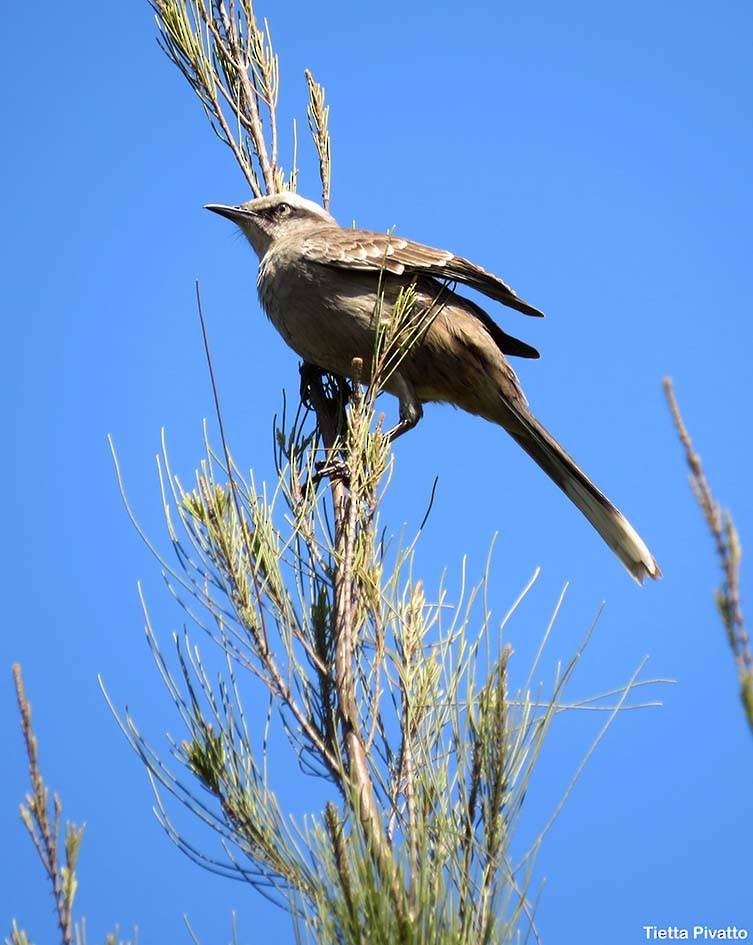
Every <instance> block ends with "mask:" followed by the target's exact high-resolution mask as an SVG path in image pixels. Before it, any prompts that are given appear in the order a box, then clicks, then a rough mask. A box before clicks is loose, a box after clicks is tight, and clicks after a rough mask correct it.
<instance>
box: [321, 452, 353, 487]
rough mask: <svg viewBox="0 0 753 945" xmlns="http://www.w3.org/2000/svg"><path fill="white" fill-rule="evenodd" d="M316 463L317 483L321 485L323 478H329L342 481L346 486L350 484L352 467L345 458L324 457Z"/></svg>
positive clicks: (333, 480)
mask: <svg viewBox="0 0 753 945" xmlns="http://www.w3.org/2000/svg"><path fill="white" fill-rule="evenodd" d="M315 465H316V472H315V473H314V476H313V480H314V483H315V484H316V485H319V483H320V482H321V481H322V479H329V480H330V481H331V482H342V483H343V484H344V485H346V486H349V485H350V468H349V466H348V464H347V463H346V462H345V460H344V459H337V458H330V459H323V460H320V461H319V462H318V463H316V464H315Z"/></svg>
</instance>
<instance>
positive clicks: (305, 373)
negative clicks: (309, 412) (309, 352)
mask: <svg viewBox="0 0 753 945" xmlns="http://www.w3.org/2000/svg"><path fill="white" fill-rule="evenodd" d="M298 373H299V374H300V375H301V386H300V387H299V394H300V397H301V403H302V404H303V405H304V407H308V408H310V409H311V408H312V403H311V385H312V384H313V383H314V381H321V379H322V377H323V376H324V371H323V370H322V369H321V368H318V367H317V366H316V365H315V364H310V363H309V362H308V361H303V362H302V363H301V366H300V367H299V368H298Z"/></svg>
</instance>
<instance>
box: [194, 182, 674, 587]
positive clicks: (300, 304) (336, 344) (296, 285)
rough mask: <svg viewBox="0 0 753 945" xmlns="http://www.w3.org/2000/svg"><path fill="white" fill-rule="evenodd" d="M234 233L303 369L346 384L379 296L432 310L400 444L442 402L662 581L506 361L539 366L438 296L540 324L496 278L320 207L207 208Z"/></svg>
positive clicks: (406, 363)
mask: <svg viewBox="0 0 753 945" xmlns="http://www.w3.org/2000/svg"><path fill="white" fill-rule="evenodd" d="M207 209H208V210H213V211H214V212H215V213H219V214H221V215H222V216H224V217H227V218H228V219H229V220H232V221H233V223H236V224H237V225H238V226H239V227H240V228H241V230H242V231H243V233H244V234H245V235H246V237H247V238H248V240H249V242H250V243H251V245H252V246H253V248H254V250H255V251H256V254H257V256H258V257H259V259H260V261H261V262H260V265H259V277H258V280H257V286H258V289H259V298H260V299H261V304H262V306H263V307H264V310H265V311H266V313H267V315H268V316H269V318H270V320H271V321H272V323H273V325H274V326H275V328H277V330H278V331H279V332H280V334H281V335H282V337H283V338H284V339H285V341H287V343H288V344H289V345H290V347H291V348H293V350H294V351H296V352H297V353H298V354H299V355H300V356H301V357H302V358H303V359H304V360H305V361H307V362H308V363H310V364H313V365H315V366H316V367H319V368H322V369H323V370H325V371H329V372H331V373H333V374H340V375H342V376H348V375H349V374H350V373H351V364H352V361H353V358H355V357H359V358H362V359H363V362H364V364H365V365H366V366H367V369H368V365H369V364H370V362H371V355H372V352H373V350H374V340H375V326H374V313H375V309H376V307H377V297H378V292H379V291H381V292H382V293H383V295H384V298H383V302H382V306H383V309H386V310H387V311H389V309H390V307H391V306H392V305H394V303H395V301H396V299H397V296H398V294H399V292H400V289H401V288H404V287H405V286H408V285H410V284H413V285H414V286H415V289H416V292H417V297H418V304H419V305H420V306H424V307H427V306H433V305H435V303H436V302H437V299H441V305H439V306H438V307H437V314H436V316H435V317H434V318H433V320H432V321H430V323H429V327H428V329H427V330H426V332H425V333H424V334H423V335H422V336H421V337H420V338H419V340H418V341H417V343H416V344H415V346H414V347H413V348H411V349H410V351H409V352H408V354H407V356H406V357H405V359H404V360H403V361H402V362H401V364H400V366H399V369H398V370H397V372H396V373H395V374H393V375H392V377H391V378H390V379H389V381H388V382H387V385H386V389H387V390H388V391H389V392H390V393H392V394H394V395H395V396H396V397H398V398H399V400H400V423H399V425H398V427H397V428H396V432H398V433H401V432H404V431H405V430H407V429H410V427H412V426H415V424H416V423H417V422H418V421H419V419H420V418H421V414H422V404H424V403H427V402H429V401H441V402H444V403H450V404H454V405H455V406H456V407H461V408H462V409H463V410H467V411H468V412H469V413H474V414H478V415H480V416H482V417H484V418H486V419H487V420H491V421H492V423H497V424H499V425H500V426H501V427H504V429H505V430H507V432H508V433H509V434H510V435H511V436H512V437H513V438H514V439H515V440H517V442H518V443H519V444H520V445H521V446H522V447H523V449H524V450H525V451H526V452H527V453H528V455H529V456H530V457H531V458H532V459H533V460H534V461H535V462H536V463H538V465H539V466H541V468H542V469H543V470H544V472H545V473H546V474H547V475H548V476H550V477H551V478H552V479H553V480H554V482H556V483H557V485H558V486H559V487H560V489H562V491H563V492H564V493H565V494H566V495H567V496H568V497H569V498H570V499H571V500H572V501H573V502H574V503H575V505H576V506H577V507H578V508H579V509H580V511H581V512H582V513H583V514H584V515H585V516H586V518H587V519H588V520H589V522H591V524H592V525H593V526H594V528H595V529H596V531H597V532H598V533H599V534H600V535H601V537H602V538H603V539H604V541H605V542H606V543H607V544H608V545H609V547H610V548H612V550H613V551H614V552H615V553H616V554H617V556H618V558H619V559H620V561H622V563H623V564H624V565H625V567H626V568H627V569H628V571H629V572H630V574H632V576H633V577H634V578H635V579H636V580H637V581H638V582H640V583H642V582H643V579H644V578H645V577H646V576H648V577H652V578H657V577H660V575H661V571H660V570H659V566H658V565H657V563H656V561H655V560H654V557H653V555H652V554H651V552H650V551H649V550H648V548H647V547H646V545H645V543H644V542H643V540H642V539H641V537H640V536H639V535H638V533H637V532H636V531H635V529H634V528H633V527H632V526H631V525H630V523H629V522H628V521H627V519H625V518H624V517H623V516H622V515H621V514H620V512H619V511H618V510H617V509H616V508H615V507H614V505H612V503H611V502H610V501H609V499H607V497H606V496H605V495H603V493H601V492H600V491H599V490H598V489H597V488H596V486H595V485H594V484H593V483H592V482H591V481H590V479H589V478H588V477H587V476H586V474H585V473H584V472H583V471H582V470H581V469H579V468H578V466H577V465H576V464H575V462H573V460H572V459H571V458H570V457H569V456H568V454H567V453H566V452H565V451H564V450H563V449H562V447H561V446H560V445H559V443H557V441H556V440H555V439H554V438H553V437H552V436H551V434H550V433H548V432H547V430H545V429H544V427H542V426H541V424H540V423H539V422H538V420H537V419H536V418H535V417H534V416H533V414H532V413H531V411H530V410H529V409H528V402H527V401H526V398H525V396H524V394H523V391H522V390H521V387H520V383H519V381H518V378H517V377H516V376H515V372H514V371H513V369H512V368H511V367H510V365H509V364H508V363H507V359H506V355H517V356H519V357H523V358H537V357H538V356H539V355H538V352H537V351H536V349H535V348H532V347H531V346H530V345H527V344H526V343H525V342H523V341H519V340H518V339H517V338H513V337H512V336H511V335H508V334H506V333H505V332H504V331H502V329H501V328H500V327H499V326H498V325H497V324H496V323H495V322H494V321H493V320H492V319H491V318H490V317H489V315H487V314H486V312H485V311H484V310H483V309H482V308H480V307H479V306H478V305H476V304H475V302H472V301H471V300H470V299H466V298H463V296H461V295H457V294H456V293H455V292H453V291H450V289H449V288H446V286H447V284H448V283H450V284H453V283H458V282H462V283H464V284H465V285H467V286H470V287H471V288H473V289H477V290H478V291H479V292H482V293H483V294H484V295H486V296H488V297H489V298H492V299H496V300H497V301H498V302H502V304H503V305H507V306H509V307H510V308H514V309H517V310H518V311H519V312H523V313H524V314H526V315H541V314H542V313H541V312H540V311H538V309H535V308H534V307H533V306H532V305H529V304H528V303H527V302H524V301H523V300H522V299H521V298H519V297H518V296H517V295H516V294H515V292H513V290H512V289H511V288H510V287H509V286H508V285H506V284H505V283H504V282H503V281H502V280H501V279H499V278H497V276H494V275H492V274H491V273H490V272H487V271H486V270H485V269H482V268H481V267H480V266H476V265H474V264H473V263H471V262H469V261H468V260H467V259H463V258H462V257H461V256H455V255H454V254H453V253H450V252H447V251H446V250H441V249H431V248H430V247H428V246H422V245H421V244H420V243H413V242H411V241H410V240H406V239H403V238H401V237H399V236H395V235H393V234H387V233H372V232H369V231H366V230H354V229H344V228H343V227H340V226H338V224H337V223H336V221H335V220H334V218H333V217H331V216H330V214H329V213H327V211H326V210H324V209H322V207H320V206H319V205H318V204H316V203H313V202H312V201H310V200H305V199H304V198H303V197H299V196H298V195H297V194H293V193H283V194H277V195H273V196H270V197H261V198H259V199H257V200H251V201H250V202H249V203H244V204H242V205H240V206H225V205H221V204H209V205H208V206H207Z"/></svg>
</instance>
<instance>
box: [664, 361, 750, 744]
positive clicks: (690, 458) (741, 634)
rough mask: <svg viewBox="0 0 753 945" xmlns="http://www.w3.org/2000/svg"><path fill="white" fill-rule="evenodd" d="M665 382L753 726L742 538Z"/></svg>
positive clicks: (720, 610)
mask: <svg viewBox="0 0 753 945" xmlns="http://www.w3.org/2000/svg"><path fill="white" fill-rule="evenodd" d="M663 383H664V393H665V395H666V398H667V403H668V405H669V409H670V412H671V414H672V419H673V420H674V424H675V428H676V429H677V435H678V437H679V438H680V443H681V444H682V447H683V449H684V451H685V459H686V461H687V464H688V467H689V469H690V486H691V488H692V490H693V494H694V495H695V497H696V501H697V502H698V505H699V507H700V509H701V512H702V513H703V517H704V518H705V519H706V524H707V525H708V527H709V531H710V532H711V536H712V538H713V539H714V545H715V547H716V553H717V555H718V557H719V564H720V565H721V569H722V575H723V579H722V584H721V586H720V587H719V588H718V590H717V592H716V604H717V608H718V609H719V614H720V616H721V618H722V623H723V624H724V629H725V631H726V633H727V639H728V641H729V645H730V648H731V649H732V654H733V656H734V658H735V664H736V666H737V673H738V677H739V679H740V690H741V693H740V694H741V698H742V701H743V705H744V707H745V714H746V716H747V719H748V724H749V725H750V727H751V729H753V655H752V654H751V650H750V637H749V635H748V631H747V628H746V626H745V617H744V616H743V610H742V604H741V599H740V559H741V557H742V548H741V545H740V539H739V537H738V535H737V530H736V528H735V524H734V522H733V520H732V516H731V515H730V513H729V512H728V511H726V510H723V509H722V508H721V507H720V505H719V503H718V502H717V501H716V499H715V498H714V494H713V493H712V491H711V486H710V485H709V482H708V479H707V478H706V474H705V472H704V470H703V465H702V463H701V457H700V456H699V455H698V453H697V452H696V450H695V448H694V447H693V441H692V440H691V438H690V434H689V433H688V429H687V427H686V426H685V423H684V421H683V419H682V414H681V413H680V407H679V404H678V403H677V398H676V397H675V392H674V388H673V387H672V381H671V380H670V378H668V377H665V378H664V382H663Z"/></svg>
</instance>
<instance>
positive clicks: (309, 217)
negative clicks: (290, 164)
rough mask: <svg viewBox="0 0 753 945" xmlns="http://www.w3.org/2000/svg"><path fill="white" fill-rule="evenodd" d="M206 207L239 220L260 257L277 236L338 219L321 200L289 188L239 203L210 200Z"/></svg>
mask: <svg viewBox="0 0 753 945" xmlns="http://www.w3.org/2000/svg"><path fill="white" fill-rule="evenodd" d="M206 209H207V210H211V211H212V212H213V213H219V214H220V216H223V217H227V219H228V220H232V221H233V223H236V224H237V225H238V226H239V227H240V228H241V230H242V231H243V233H244V235H245V236H246V238H247V239H248V241H249V243H251V245H252V246H253V247H254V250H255V251H256V255H257V256H258V257H259V259H261V258H262V256H263V255H264V254H265V253H266V252H267V250H268V249H269V247H270V246H271V245H272V244H273V243H274V242H275V241H276V240H279V239H282V238H283V237H285V236H289V235H290V234H292V233H294V232H295V231H296V230H300V229H306V228H311V227H314V226H322V225H326V224H328V223H329V224H334V223H335V220H334V218H333V217H331V216H330V215H329V213H327V211H326V210H324V209H323V208H322V207H320V206H319V204H318V203H314V201H313V200H306V198H305V197H300V196H299V195H298V194H294V193H292V192H289V191H286V192H285V193H281V194H272V195H271V196H269V197H258V198H257V199H256V200H249V201H248V203H242V204H239V205H238V206H227V205H225V204H221V203H208V204H207V205H206Z"/></svg>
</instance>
